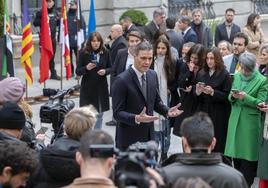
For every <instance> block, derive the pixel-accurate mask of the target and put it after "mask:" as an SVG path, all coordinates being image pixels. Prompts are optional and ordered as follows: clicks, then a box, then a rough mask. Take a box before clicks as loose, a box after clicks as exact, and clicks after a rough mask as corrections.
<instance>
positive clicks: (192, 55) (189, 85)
mask: <svg viewBox="0 0 268 188" xmlns="http://www.w3.org/2000/svg"><path fill="white" fill-rule="evenodd" d="M205 55H206V48H205V47H204V46H203V45H201V44H195V45H194V46H192V47H191V48H190V50H189V51H188V52H187V54H186V57H185V59H186V62H187V63H185V64H181V67H180V73H179V78H178V91H179V95H180V101H181V107H180V109H182V110H183V113H182V114H181V115H180V116H178V117H176V118H175V123H174V128H173V134H175V135H177V136H180V125H181V123H182V121H183V120H184V119H185V118H187V117H189V116H191V115H193V114H194V112H196V110H197V108H196V107H197V104H198V101H197V98H196V97H195V95H194V91H195V84H196V83H197V82H196V76H197V74H198V72H199V71H200V70H201V68H202V67H203V64H204V63H205Z"/></svg>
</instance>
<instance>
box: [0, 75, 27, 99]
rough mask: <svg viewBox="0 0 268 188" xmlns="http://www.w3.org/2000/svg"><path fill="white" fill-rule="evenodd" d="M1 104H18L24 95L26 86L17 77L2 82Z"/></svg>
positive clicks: (0, 86) (0, 82) (0, 83)
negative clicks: (8, 102) (10, 102)
mask: <svg viewBox="0 0 268 188" xmlns="http://www.w3.org/2000/svg"><path fill="white" fill-rule="evenodd" d="M0 88H1V90H0V103H4V102H7V101H12V102H18V101H19V100H20V99H21V98H22V96H23V94H24V90H25V89H24V85H23V84H22V82H21V80H20V79H19V78H16V77H8V78H5V79H3V80H2V81H0Z"/></svg>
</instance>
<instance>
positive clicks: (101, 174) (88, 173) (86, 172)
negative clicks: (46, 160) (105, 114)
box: [66, 130, 115, 188]
mask: <svg viewBox="0 0 268 188" xmlns="http://www.w3.org/2000/svg"><path fill="white" fill-rule="evenodd" d="M80 144H81V146H80V148H79V151H78V152H76V161H77V163H78V164H79V165H80V173H81V177H79V178H76V179H75V180H74V181H73V183H72V184H70V185H69V186H67V187H66V188H78V187H87V188H91V187H92V188H100V187H105V188H115V186H114V183H113V182H112V180H110V179H109V178H108V177H109V176H110V174H111V171H112V168H113V165H114V157H113V154H110V155H106V156H105V155H102V154H100V155H98V154H96V153H94V152H92V153H91V152H90V148H91V146H93V145H108V146H109V145H114V141H113V138H112V137H111V136H110V135H109V134H107V133H106V132H104V131H102V130H92V131H87V132H86V133H85V134H84V135H83V136H82V138H81V141H80ZM92 155H93V156H92ZM94 155H96V156H94Z"/></svg>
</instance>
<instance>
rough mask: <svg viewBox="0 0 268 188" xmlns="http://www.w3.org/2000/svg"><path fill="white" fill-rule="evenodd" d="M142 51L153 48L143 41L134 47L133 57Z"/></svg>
mask: <svg viewBox="0 0 268 188" xmlns="http://www.w3.org/2000/svg"><path fill="white" fill-rule="evenodd" d="M143 50H146V51H150V50H153V47H152V45H151V44H150V43H149V42H148V41H143V42H141V43H139V44H138V45H137V46H136V48H135V55H138V54H139V52H140V51H143Z"/></svg>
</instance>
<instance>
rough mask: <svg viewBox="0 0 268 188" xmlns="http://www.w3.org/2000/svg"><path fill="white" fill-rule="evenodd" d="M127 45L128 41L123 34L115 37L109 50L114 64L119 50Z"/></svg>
mask: <svg viewBox="0 0 268 188" xmlns="http://www.w3.org/2000/svg"><path fill="white" fill-rule="evenodd" d="M127 46H128V45H127V41H126V39H125V38H124V37H123V36H120V37H118V38H117V39H115V41H114V42H113V44H112V46H111V48H110V50H109V53H110V57H111V63H112V65H113V64H114V61H115V57H116V55H117V52H118V50H119V49H123V48H127Z"/></svg>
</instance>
